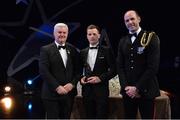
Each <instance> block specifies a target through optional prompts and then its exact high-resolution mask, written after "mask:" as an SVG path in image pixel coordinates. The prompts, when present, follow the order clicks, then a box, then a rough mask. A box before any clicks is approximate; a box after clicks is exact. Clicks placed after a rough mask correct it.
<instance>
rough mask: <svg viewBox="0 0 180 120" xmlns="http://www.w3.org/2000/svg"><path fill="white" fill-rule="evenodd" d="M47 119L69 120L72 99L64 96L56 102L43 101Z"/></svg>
mask: <svg viewBox="0 0 180 120" xmlns="http://www.w3.org/2000/svg"><path fill="white" fill-rule="evenodd" d="M43 103H44V106H45V109H46V118H47V119H58V118H61V119H70V117H71V112H72V107H73V103H74V97H72V96H66V97H62V98H61V99H58V100H47V99H43Z"/></svg>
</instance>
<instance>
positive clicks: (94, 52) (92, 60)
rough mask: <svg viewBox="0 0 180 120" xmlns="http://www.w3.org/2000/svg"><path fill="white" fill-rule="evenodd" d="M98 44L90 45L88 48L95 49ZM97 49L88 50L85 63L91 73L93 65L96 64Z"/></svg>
mask: <svg viewBox="0 0 180 120" xmlns="http://www.w3.org/2000/svg"><path fill="white" fill-rule="evenodd" d="M98 44H99V43H97V44H96V45H90V47H96V46H97V45H98ZM97 52H98V49H89V52H88V57H87V63H88V64H89V66H90V68H91V71H93V69H94V64H95V62H96V57H97Z"/></svg>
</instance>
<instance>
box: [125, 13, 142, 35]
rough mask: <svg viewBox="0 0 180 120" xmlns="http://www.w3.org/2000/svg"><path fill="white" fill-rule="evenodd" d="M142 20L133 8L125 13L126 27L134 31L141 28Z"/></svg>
mask: <svg viewBox="0 0 180 120" xmlns="http://www.w3.org/2000/svg"><path fill="white" fill-rule="evenodd" d="M140 21H141V18H140V17H139V15H138V14H137V13H136V12H135V11H133V10H130V11H127V12H126V13H125V15H124V23H125V25H126V28H127V29H128V30H129V31H130V32H132V33H134V32H136V31H137V30H138V29H139V23H140Z"/></svg>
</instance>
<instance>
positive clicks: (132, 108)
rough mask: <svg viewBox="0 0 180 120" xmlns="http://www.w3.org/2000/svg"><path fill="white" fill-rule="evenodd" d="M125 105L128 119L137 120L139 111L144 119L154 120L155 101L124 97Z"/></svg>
mask: <svg viewBox="0 0 180 120" xmlns="http://www.w3.org/2000/svg"><path fill="white" fill-rule="evenodd" d="M123 104H124V112H125V118H126V119H136V117H137V112H138V109H139V112H140V115H141V118H142V119H153V116H154V99H146V98H133V99H132V98H130V97H128V96H123Z"/></svg>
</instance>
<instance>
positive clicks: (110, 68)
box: [80, 25, 116, 119]
mask: <svg viewBox="0 0 180 120" xmlns="http://www.w3.org/2000/svg"><path fill="white" fill-rule="evenodd" d="M99 38H100V30H99V27H98V26H95V25H89V26H88V27H87V39H88V41H89V47H87V48H85V49H83V50H81V52H80V55H81V61H82V65H83V77H82V78H81V80H80V82H81V84H82V96H83V103H84V108H85V113H86V118H91V119H98V118H101V119H103V118H107V117H108V106H109V104H108V96H109V88H108V87H109V85H108V83H109V80H110V79H111V78H113V77H114V76H115V75H116V66H115V57H114V54H113V52H112V49H111V48H109V47H105V46H102V45H100V44H99Z"/></svg>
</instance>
